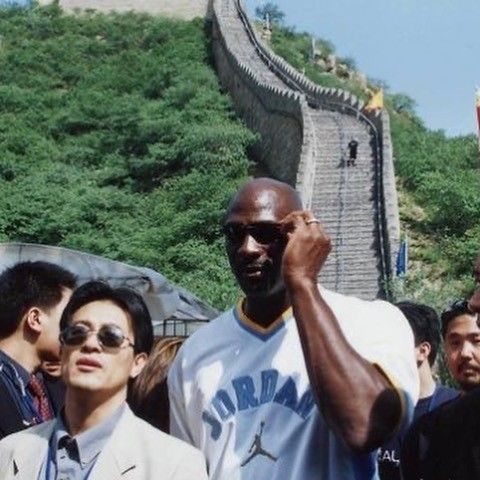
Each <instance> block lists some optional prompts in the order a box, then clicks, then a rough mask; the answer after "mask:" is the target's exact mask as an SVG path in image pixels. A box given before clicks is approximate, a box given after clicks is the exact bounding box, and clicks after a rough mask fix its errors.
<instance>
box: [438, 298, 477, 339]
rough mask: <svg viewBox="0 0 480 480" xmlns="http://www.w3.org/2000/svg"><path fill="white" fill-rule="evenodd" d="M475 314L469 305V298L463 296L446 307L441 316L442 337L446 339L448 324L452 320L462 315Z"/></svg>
mask: <svg viewBox="0 0 480 480" xmlns="http://www.w3.org/2000/svg"><path fill="white" fill-rule="evenodd" d="M465 314H467V315H473V312H472V311H471V310H470V308H469V306H468V300H467V299H465V298H462V299H460V300H456V301H455V302H453V303H452V304H451V305H450V306H449V307H448V308H447V309H445V310H444V311H443V312H442V314H441V315H440V318H441V320H442V337H443V338H444V339H445V335H446V334H447V329H448V325H449V324H450V322H451V321H452V320H454V319H455V318H457V317H459V316H460V315H465Z"/></svg>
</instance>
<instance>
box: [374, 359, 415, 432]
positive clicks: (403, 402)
mask: <svg viewBox="0 0 480 480" xmlns="http://www.w3.org/2000/svg"><path fill="white" fill-rule="evenodd" d="M373 366H374V367H375V368H376V369H377V370H378V371H379V372H380V373H381V374H382V375H383V376H384V377H385V378H386V379H387V380H388V381H389V383H390V385H391V386H392V387H393V388H394V389H395V392H397V395H398V397H399V398H400V408H401V412H400V418H399V419H398V422H397V425H395V428H394V429H393V430H392V437H393V436H395V435H396V434H397V433H398V432H399V430H400V429H401V427H402V423H403V420H404V418H405V415H406V414H407V399H406V398H405V393H404V391H403V390H402V389H401V388H400V386H399V385H398V383H397V381H396V380H395V379H394V378H393V377H392V376H391V375H389V374H388V373H387V372H386V371H385V370H384V369H383V367H382V366H381V365H379V364H378V363H374V364H373Z"/></svg>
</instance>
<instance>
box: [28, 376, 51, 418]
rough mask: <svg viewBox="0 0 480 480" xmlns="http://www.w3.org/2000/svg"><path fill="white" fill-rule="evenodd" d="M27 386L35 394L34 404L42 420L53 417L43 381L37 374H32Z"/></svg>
mask: <svg viewBox="0 0 480 480" xmlns="http://www.w3.org/2000/svg"><path fill="white" fill-rule="evenodd" d="M27 388H28V390H29V391H30V393H31V394H32V396H33V404H34V406H35V408H36V410H37V412H38V414H39V415H40V419H41V421H42V422H45V421H46V420H50V419H52V418H53V417H54V415H53V412H52V409H51V407H50V402H49V401H48V397H47V393H46V391H45V386H44V385H43V382H42V381H41V380H40V379H38V378H37V377H36V376H35V375H32V376H31V377H30V380H29V382H28V385H27Z"/></svg>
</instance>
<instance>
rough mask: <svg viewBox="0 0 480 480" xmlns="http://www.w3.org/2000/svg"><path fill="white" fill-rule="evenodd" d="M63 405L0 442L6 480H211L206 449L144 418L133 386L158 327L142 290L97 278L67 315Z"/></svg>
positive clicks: (63, 324)
mask: <svg viewBox="0 0 480 480" xmlns="http://www.w3.org/2000/svg"><path fill="white" fill-rule="evenodd" d="M60 340H61V343H62V347H61V364H62V378H63V380H64V382H65V385H66V398H65V408H64V410H63V412H62V413H61V414H59V415H57V417H56V419H55V420H53V421H50V422H46V423H43V424H42V425H37V426H35V427H32V428H30V429H28V430H25V431H22V432H18V433H16V434H13V435H10V436H8V437H6V438H5V439H3V440H2V441H0V472H2V479H3V480H10V479H12V480H14V479H25V480H27V479H28V480H43V479H46V480H59V479H63V478H75V479H87V478H92V479H98V480H103V479H105V480H115V479H125V480H127V479H129V480H133V479H135V480H153V479H155V478H162V479H165V480H193V479H195V480H197V479H199V480H206V478H207V476H206V470H205V462H204V459H203V456H202V455H201V453H200V452H199V451H197V450H195V449H194V448H192V447H191V446H190V445H187V444H186V443H184V442H181V441H180V440H178V439H176V438H173V437H170V436H169V435H166V434H165V433H163V432H161V431H160V430H157V429H156V428H154V427H152V426H151V425H149V424H148V423H146V422H144V421H143V420H141V419H139V418H138V417H136V416H135V415H133V413H132V412H131V410H130V409H129V408H128V406H127V404H126V398H127V385H128V382H129V380H130V379H133V378H135V377H136V376H137V375H138V374H139V373H140V371H141V370H142V368H143V366H144V365H145V362H146V360H147V357H148V354H149V352H150V350H151V347H152V343H153V327H152V323H151V318H150V315H149V312H148V309H147V307H146V305H145V303H144V302H143V300H142V298H141V296H140V295H139V294H138V293H136V292H135V291H133V290H130V289H128V288H113V287H110V286H109V285H107V284H105V283H103V282H99V281H92V282H89V283H86V284H85V285H83V286H81V287H80V288H78V289H77V290H76V291H75V292H74V293H73V295H72V298H71V299H70V302H69V303H68V305H67V307H66V308H65V311H64V313H63V315H62V319H61V334H60Z"/></svg>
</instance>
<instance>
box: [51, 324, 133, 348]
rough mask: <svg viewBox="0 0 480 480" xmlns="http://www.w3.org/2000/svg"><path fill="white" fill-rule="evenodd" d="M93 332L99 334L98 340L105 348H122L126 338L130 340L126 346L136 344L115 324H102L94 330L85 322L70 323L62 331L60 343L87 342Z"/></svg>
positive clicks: (77, 343)
mask: <svg viewBox="0 0 480 480" xmlns="http://www.w3.org/2000/svg"><path fill="white" fill-rule="evenodd" d="M92 333H95V334H96V335H97V339H98V342H99V343H100V345H101V346H102V347H105V348H121V347H122V345H124V344H125V341H126V340H127V341H128V342H127V343H126V344H125V346H128V347H134V346H135V345H134V344H133V343H132V342H131V341H130V340H129V339H128V337H127V336H126V335H125V334H124V333H123V330H122V329H121V328H120V327H119V326H117V325H113V324H107V325H102V326H101V327H100V328H99V329H98V330H93V329H92V328H90V327H89V326H88V325H85V324H83V323H77V324H75V325H69V326H68V327H66V328H64V329H63V330H62V332H61V333H60V343H62V345H67V346H69V347H75V346H79V345H82V344H83V343H85V342H86V340H87V338H88V337H89V336H90V335H91V334H92Z"/></svg>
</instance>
